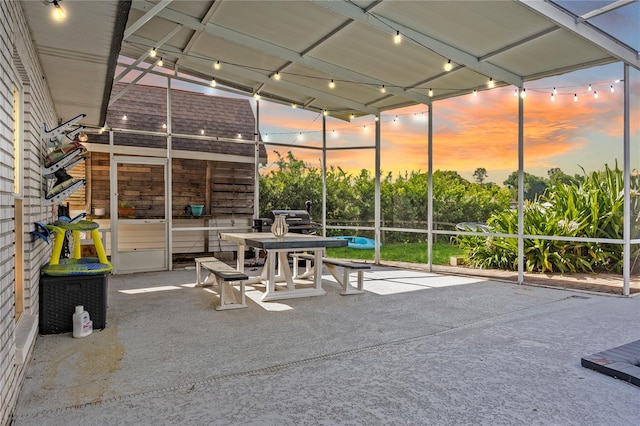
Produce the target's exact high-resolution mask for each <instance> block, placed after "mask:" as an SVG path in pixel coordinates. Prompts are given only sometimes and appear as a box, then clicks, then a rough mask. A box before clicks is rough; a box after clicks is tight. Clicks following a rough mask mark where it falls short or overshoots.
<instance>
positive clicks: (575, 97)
mask: <svg viewBox="0 0 640 426" xmlns="http://www.w3.org/2000/svg"><path fill="white" fill-rule="evenodd" d="M573 102H578V94H577V93H574V94H573Z"/></svg>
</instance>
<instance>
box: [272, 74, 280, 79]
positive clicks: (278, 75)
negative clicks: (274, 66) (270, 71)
mask: <svg viewBox="0 0 640 426" xmlns="http://www.w3.org/2000/svg"><path fill="white" fill-rule="evenodd" d="M273 79H274V80H280V73H279V72H276V73H275V74H274V75H273Z"/></svg>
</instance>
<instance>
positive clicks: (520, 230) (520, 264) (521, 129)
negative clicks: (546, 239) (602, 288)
mask: <svg viewBox="0 0 640 426" xmlns="http://www.w3.org/2000/svg"><path fill="white" fill-rule="evenodd" d="M523 90H524V87H522V86H520V87H519V90H518V92H519V93H518V284H523V283H524V98H523V97H522V96H521V95H522V91H523Z"/></svg>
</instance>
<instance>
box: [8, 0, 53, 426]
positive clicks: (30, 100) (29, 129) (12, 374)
mask: <svg viewBox="0 0 640 426" xmlns="http://www.w3.org/2000/svg"><path fill="white" fill-rule="evenodd" d="M42 75H43V73H42V70H41V67H40V64H39V62H38V60H37V56H36V54H35V51H34V47H33V45H32V44H31V36H30V34H29V30H28V28H27V25H26V23H25V18H24V15H23V13H22V9H21V6H20V3H19V2H16V1H12V2H6V1H3V2H0V76H1V78H0V401H1V405H0V424H2V425H4V424H9V422H10V420H11V419H10V416H11V412H12V410H13V408H14V406H15V403H16V400H17V396H18V392H19V390H20V387H21V383H22V380H23V379H24V375H25V371H26V366H27V365H28V361H29V356H30V353H31V350H32V348H33V345H34V344H35V335H36V334H35V331H34V330H35V327H37V315H38V280H39V268H40V265H42V264H43V263H44V262H46V261H47V259H48V256H49V253H50V248H49V247H48V246H47V245H46V243H45V242H44V241H42V240H37V241H34V242H32V241H31V236H30V234H29V232H30V231H31V230H32V229H33V222H35V221H42V222H49V221H51V220H52V219H53V214H52V209H51V207H50V206H46V205H44V204H43V203H42V201H41V200H42V183H43V182H42V174H41V170H40V164H41V159H42V157H43V155H44V151H45V149H46V145H45V143H44V142H43V141H42V138H41V137H40V128H41V126H42V123H43V122H46V123H48V125H52V124H55V123H56V118H55V115H54V114H53V107H52V105H53V104H52V101H51V97H50V93H49V88H48V87H47V86H46V83H45V81H44V80H43V78H42ZM14 87H18V88H19V90H21V92H22V97H23V105H22V108H23V123H22V128H23V156H24V160H23V169H22V175H23V182H24V187H23V188H24V189H23V193H22V195H21V198H22V200H23V210H24V214H23V218H20V217H18V218H15V219H14V203H15V195H14V172H13V166H14V142H13V138H14V126H15V124H16V123H15V122H14ZM16 220H23V221H24V232H23V238H24V241H25V242H24V311H23V314H22V316H21V317H20V319H19V320H18V321H16V320H15V297H14V288H15V265H14V262H15V260H14V259H15V234H14V230H15V225H16Z"/></svg>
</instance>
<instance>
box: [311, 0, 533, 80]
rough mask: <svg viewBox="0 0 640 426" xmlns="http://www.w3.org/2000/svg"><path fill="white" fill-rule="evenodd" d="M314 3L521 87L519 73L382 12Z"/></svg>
mask: <svg viewBox="0 0 640 426" xmlns="http://www.w3.org/2000/svg"><path fill="white" fill-rule="evenodd" d="M312 1H313V2H314V3H316V4H318V5H321V6H324V7H326V8H327V9H330V10H332V11H334V12H335V13H338V14H341V15H344V16H346V17H348V18H351V19H354V20H356V21H358V22H360V23H362V24H365V25H369V26H371V27H374V28H377V29H379V30H381V31H384V32H386V33H389V34H395V32H396V31H400V33H402V34H404V35H406V37H407V38H408V39H410V40H414V41H415V42H416V43H418V44H419V45H420V46H422V47H424V48H426V49H428V50H431V51H432V52H435V53H437V54H438V55H441V56H442V57H444V58H447V59H451V60H452V61H453V62H455V63H457V64H461V65H465V66H466V67H467V68H469V69H471V70H473V71H476V72H479V73H481V74H484V75H486V76H491V77H493V78H494V79H498V80H502V81H504V82H507V83H509V84H512V85H514V86H519V85H520V84H521V83H522V79H521V78H520V76H518V75H516V74H514V73H512V72H509V71H507V70H505V69H504V68H500V67H498V66H496V65H493V64H491V63H488V62H481V61H480V60H478V58H477V57H475V56H473V55H471V54H469V53H467V52H464V51H462V50H460V49H456V48H455V47H453V46H451V45H448V44H446V43H443V42H441V41H439V40H436V39H434V38H432V37H429V36H428V35H426V34H424V33H421V32H419V31H416V30H414V29H413V28H409V27H406V26H404V25H402V24H399V23H397V22H395V21H392V20H390V19H388V18H386V17H384V16H382V15H379V14H374V13H372V12H368V11H366V10H363V9H361V8H360V7H358V6H356V5H355V4H353V3H349V2H346V1H334V0H312Z"/></svg>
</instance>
